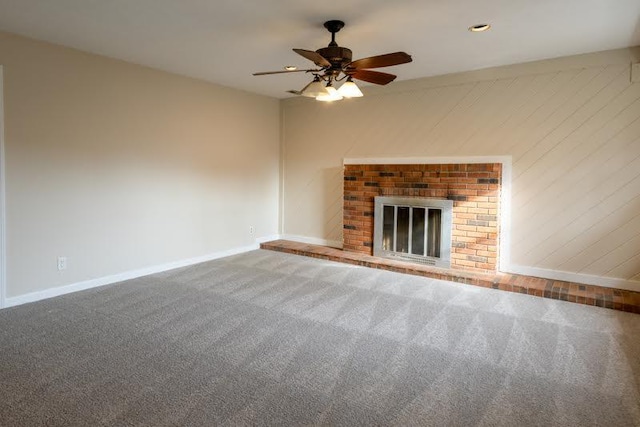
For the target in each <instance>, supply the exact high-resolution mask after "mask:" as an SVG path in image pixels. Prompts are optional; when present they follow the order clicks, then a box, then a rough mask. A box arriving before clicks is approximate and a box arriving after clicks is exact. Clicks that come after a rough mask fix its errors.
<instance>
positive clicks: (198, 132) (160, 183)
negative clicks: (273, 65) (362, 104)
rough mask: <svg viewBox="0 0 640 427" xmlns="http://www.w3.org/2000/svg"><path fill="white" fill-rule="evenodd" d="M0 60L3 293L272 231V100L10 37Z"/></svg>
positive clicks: (3, 41) (196, 252) (242, 243)
mask: <svg viewBox="0 0 640 427" xmlns="http://www.w3.org/2000/svg"><path fill="white" fill-rule="evenodd" d="M0 65H2V66H3V67H4V105H5V138H6V140H5V141H6V191H7V196H6V208H7V218H6V221H7V296H8V297H14V296H18V295H23V294H26V293H30V292H35V291H41V290H44V289H48V288H53V287H57V286H62V285H67V284H73V283H77V282H80V281H85V280H90V279H94V278H100V277H105V276H109V275H114V274H118V273H122V272H127V271H131V270H136V269H141V268H145V267H149V266H157V265H162V264H165V263H170V262H175V261H179V260H185V259H190V258H193V257H200V256H205V255H209V254H213V253H216V252H218V251H226V250H230V249H235V248H240V247H246V246H249V245H252V244H255V238H256V237H260V236H267V235H273V234H276V233H278V192H279V161H280V159H279V144H280V121H279V120H280V119H279V117H280V110H279V103H278V100H274V99H271V98H267V97H262V96H257V95H252V94H249V93H245V92H240V91H237V90H232V89H228V88H224V87H220V86H216V85H212V84H208V83H204V82H201V81H197V80H192V79H189V78H184V77H180V76H176V75H171V74H168V73H164V72H160V71H155V70H152V69H149V68H145V67H140V66H136V65H132V64H128V63H125V62H121V61H116V60H111V59H107V58H104V57H99V56H95V55H89V54H85V53H81V52H78V51H75V50H72V49H66V48H62V47H57V46H53V45H50V44H46V43H41V42H36V41H32V40H29V39H25V38H22V37H19V36H15V35H10V34H6V33H0ZM250 225H253V226H255V227H256V234H255V235H250V234H249V226H250ZM58 256H66V257H68V268H67V270H65V271H62V272H59V271H57V266H56V258H57V257H58Z"/></svg>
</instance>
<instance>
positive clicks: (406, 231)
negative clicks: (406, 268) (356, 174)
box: [373, 197, 453, 268]
mask: <svg viewBox="0 0 640 427" xmlns="http://www.w3.org/2000/svg"><path fill="white" fill-rule="evenodd" d="M452 210H453V201H451V200H439V199H425V198H408V197H375V211H374V233H373V254H374V256H378V257H384V258H391V259H400V260H405V261H411V262H418V263H422V264H426V265H432V266H435V267H441V268H450V267H451V227H452Z"/></svg>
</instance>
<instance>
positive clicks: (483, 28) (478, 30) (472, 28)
mask: <svg viewBox="0 0 640 427" xmlns="http://www.w3.org/2000/svg"><path fill="white" fill-rule="evenodd" d="M489 28H491V24H477V25H472V26H470V27H469V31H471V32H472V33H481V32H483V31H487V30H488V29H489Z"/></svg>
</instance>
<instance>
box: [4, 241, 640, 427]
mask: <svg viewBox="0 0 640 427" xmlns="http://www.w3.org/2000/svg"><path fill="white" fill-rule="evenodd" d="M0 349H1V353H0V384H1V387H0V424H1V425H3V426H19V425H79V426H95V425H118V426H120V425H149V426H162V425H207V426H210V425H277V426H283V425H317V424H320V425H350V426H351V425H453V426H456V425H459V426H471V425H481V426H499V425H504V426H515V425H518V426H528V425H532V426H533V425H540V426H571V425H575V426H586V425H607V426H625V425H640V403H639V402H640V394H639V391H640V316H639V315H635V314H630V313H623V312H618V311H613V310H608V309H603V308H597V307H588V306H584V305H578V304H572V303H568V302H563V301H556V300H550V299H542V298H535V297H531V296H528V295H520V294H514V293H507V292H501V291H497V290H491V289H483V288H476V287H472V286H467V285H460V284H456V283H449V282H443V281H438V280H433V279H427V278H421V277H415V276H406V275H401V274H396V273H391V272H386V271H378V270H372V269H368V268H364V267H357V266H350V265H345V264H338V263H334V262H329V261H322V260H317V259H312V258H305V257H300V256H296V255H289V254H283V253H277V252H270V251H260V250H258V251H253V252H250V253H246V254H241V255H237V256H233V257H229V258H225V259H220V260H216V261H212V262H208V263H203V264H199V265H196V266H192V267H188V268H183V269H179V270H173V271H170V272H166V273H162V274H157V275H153V276H148V277H143V278H139V279H135V280H131V281H127V282H123V283H120V284H117V285H112V286H105V287H101V288H96V289H92V290H89V291H84V292H78V293H74V294H69V295H65V296H63V297H58V298H54V299H50V300H46V301H41V302H37V303H32V304H27V305H23V306H20V307H15V308H10V309H5V310H1V311H0Z"/></svg>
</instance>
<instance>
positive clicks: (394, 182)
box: [343, 163, 502, 272]
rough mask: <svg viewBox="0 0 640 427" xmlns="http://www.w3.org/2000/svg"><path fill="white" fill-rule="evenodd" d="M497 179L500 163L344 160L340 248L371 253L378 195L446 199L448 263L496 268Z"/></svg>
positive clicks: (476, 268) (474, 268) (463, 267)
mask: <svg viewBox="0 0 640 427" xmlns="http://www.w3.org/2000/svg"><path fill="white" fill-rule="evenodd" d="M501 182H502V165H501V164H500V163H468V164H467V163H464V164H457V163H456V164H413V165H412V164H387V165H379V164H373V165H372V164H349V165H345V167H344V218H343V228H344V230H343V239H344V244H343V249H344V250H345V251H351V252H359V253H364V254H368V255H372V254H373V237H374V198H375V197H377V196H385V197H390V196H393V197H403V198H406V197H409V198H422V199H440V200H451V201H453V212H452V230H451V268H452V269H461V270H469V271H482V272H487V271H491V272H495V271H496V269H497V260H498V236H499V228H498V224H499V200H500V189H501Z"/></svg>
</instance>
